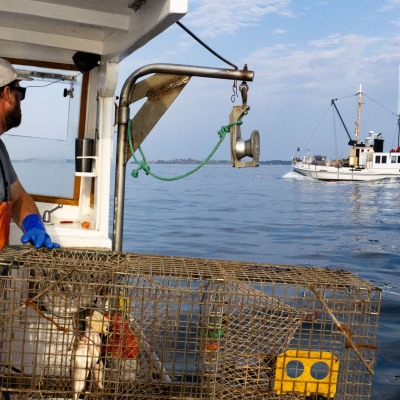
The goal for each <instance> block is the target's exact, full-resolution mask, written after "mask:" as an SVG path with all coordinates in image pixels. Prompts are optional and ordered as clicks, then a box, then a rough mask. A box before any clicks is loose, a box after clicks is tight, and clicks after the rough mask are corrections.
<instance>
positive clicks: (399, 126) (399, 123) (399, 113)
mask: <svg viewBox="0 0 400 400" xmlns="http://www.w3.org/2000/svg"><path fill="white" fill-rule="evenodd" d="M399 146H400V66H399V92H398V94H397V148H399Z"/></svg>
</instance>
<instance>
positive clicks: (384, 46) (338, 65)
mask: <svg viewBox="0 0 400 400" xmlns="http://www.w3.org/2000/svg"><path fill="white" fill-rule="evenodd" d="M399 43H400V35H398V36H394V37H374V36H361V35H354V34H349V35H338V34H335V35H330V36H327V37H325V38H320V39H315V40H312V41H310V42H308V43H307V44H306V45H304V46H300V45H297V44H296V45H295V44H277V45H275V46H271V47H264V48H261V49H259V50H257V51H255V52H254V53H253V54H250V55H249V56H248V57H247V58H248V59H249V65H251V67H252V69H254V70H255V71H257V76H256V78H257V82H258V83H260V81H261V82H262V83H261V84H263V85H264V84H265V85H267V86H268V88H269V90H270V91H271V90H275V91H281V90H282V89H284V88H285V87H286V88H287V87H289V86H290V87H291V88H292V89H304V88H318V87H319V86H321V85H324V86H335V85H336V84H338V83H339V82H340V83H343V80H348V82H349V83H352V84H353V85H354V83H358V82H359V80H360V79H362V78H368V79H375V80H376V79H379V78H380V79H384V78H385V72H384V71H385V70H386V71H388V70H389V69H393V67H394V65H396V64H398V63H399V62H400V45H399ZM374 74H376V76H375V77H374Z"/></svg>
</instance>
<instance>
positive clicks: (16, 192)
mask: <svg viewBox="0 0 400 400" xmlns="http://www.w3.org/2000/svg"><path fill="white" fill-rule="evenodd" d="M10 196H11V200H12V201H13V206H12V217H13V220H14V222H15V223H16V224H17V225H18V226H19V227H20V228H21V229H23V228H22V221H23V220H24V219H25V217H27V216H28V215H30V214H38V215H40V214H39V210H38V208H37V206H36V204H35V202H34V201H33V199H32V197H31V196H30V195H29V194H28V193H27V192H26V191H25V189H24V188H23V186H22V185H21V182H20V181H19V180H18V179H17V180H16V181H15V182H14V183H12V184H11V186H10Z"/></svg>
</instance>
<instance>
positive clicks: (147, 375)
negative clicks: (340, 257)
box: [0, 247, 381, 400]
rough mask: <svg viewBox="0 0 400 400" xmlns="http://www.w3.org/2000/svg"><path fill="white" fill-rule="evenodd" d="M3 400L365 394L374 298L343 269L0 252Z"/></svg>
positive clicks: (337, 396) (98, 254)
mask: <svg viewBox="0 0 400 400" xmlns="http://www.w3.org/2000/svg"><path fill="white" fill-rule="evenodd" d="M0 271H1V273H2V274H1V281H0V285H1V286H0V287H1V298H0V307H1V314H0V335H1V344H0V383H1V392H2V395H3V398H4V399H25V398H26V399H30V398H32V399H34V398H53V399H74V400H75V399H79V398H85V399H123V398H132V399H152V398H154V399H159V398H164V399H177V398H184V399H191V398H193V399H195V398H196V399H199V398H201V399H346V400H348V399H369V398H370V387H371V378H372V376H371V375H372V373H373V370H372V369H373V362H374V353H375V350H376V335H377V323H378V316H379V310H380V301H381V292H380V290H379V289H378V288H376V287H375V286H373V285H372V284H370V283H368V282H365V281H363V280H362V279H360V278H359V277H357V276H354V275H352V274H351V273H348V272H346V271H342V270H340V271H336V270H328V269H318V268H302V267H295V266H280V265H265V264H254V263H251V264H248V263H240V262H228V261H216V260H207V259H192V258H178V257H165V256H152V255H139V254H125V253H111V252H102V253H101V252H95V251H86V250H67V249H57V250H52V251H46V250H39V251H38V250H32V249H30V248H24V247H7V248H5V249H4V250H3V251H2V252H1V253H0Z"/></svg>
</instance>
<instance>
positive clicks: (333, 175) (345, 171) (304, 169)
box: [292, 162, 400, 181]
mask: <svg viewBox="0 0 400 400" xmlns="http://www.w3.org/2000/svg"><path fill="white" fill-rule="evenodd" d="M292 168H293V171H294V172H297V173H298V174H301V175H303V176H307V177H309V178H312V179H318V180H322V181H379V180H383V179H390V178H400V170H399V169H398V168H396V169H394V168H384V169H383V168H382V169H377V168H375V169H368V168H354V167H334V166H326V165H313V164H307V163H304V162H295V163H293V164H292Z"/></svg>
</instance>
